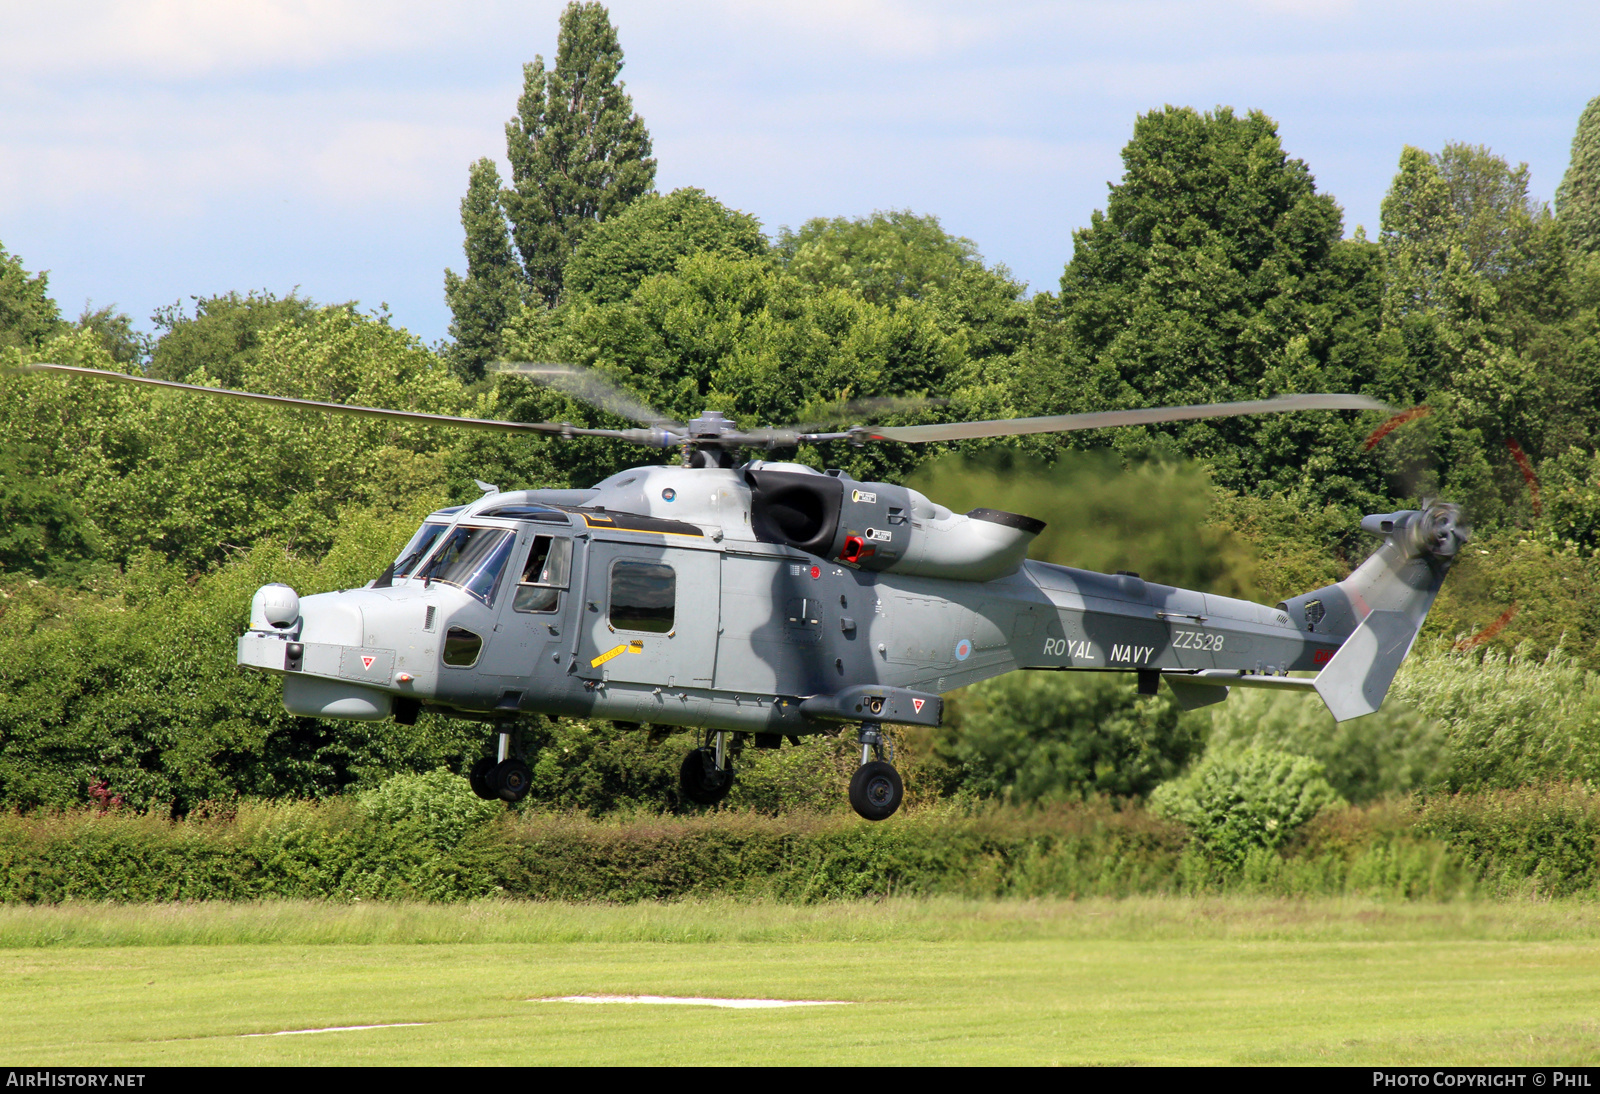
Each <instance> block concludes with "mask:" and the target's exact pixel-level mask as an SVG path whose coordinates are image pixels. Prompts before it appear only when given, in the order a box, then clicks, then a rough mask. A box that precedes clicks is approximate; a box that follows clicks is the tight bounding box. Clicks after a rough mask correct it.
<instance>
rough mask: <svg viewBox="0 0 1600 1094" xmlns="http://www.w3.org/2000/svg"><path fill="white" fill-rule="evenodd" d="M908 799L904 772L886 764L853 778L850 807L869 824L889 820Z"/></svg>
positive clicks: (876, 763) (875, 762) (876, 764)
mask: <svg viewBox="0 0 1600 1094" xmlns="http://www.w3.org/2000/svg"><path fill="white" fill-rule="evenodd" d="M905 796H906V787H905V784H904V783H902V782H901V781H900V772H898V771H896V770H895V769H894V768H893V767H892V766H890V765H889V764H886V763H884V762H883V761H882V760H873V761H872V762H871V763H865V764H862V765H861V766H860V767H858V768H856V773H855V774H854V775H852V776H851V777H850V806H851V808H853V809H854V810H855V811H856V812H857V813H860V814H861V815H862V816H863V817H865V818H866V819H867V820H869V821H881V820H888V819H889V818H890V817H892V816H894V812H895V810H896V809H899V808H900V800H901V799H902V798H904V797H905Z"/></svg>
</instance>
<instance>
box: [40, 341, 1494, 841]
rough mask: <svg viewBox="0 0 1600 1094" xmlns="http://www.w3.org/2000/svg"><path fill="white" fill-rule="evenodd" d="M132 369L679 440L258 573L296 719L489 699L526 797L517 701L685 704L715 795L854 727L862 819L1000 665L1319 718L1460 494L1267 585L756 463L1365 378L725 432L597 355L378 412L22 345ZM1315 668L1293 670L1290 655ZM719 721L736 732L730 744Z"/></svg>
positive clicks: (899, 788) (1373, 676) (700, 774)
mask: <svg viewBox="0 0 1600 1094" xmlns="http://www.w3.org/2000/svg"><path fill="white" fill-rule="evenodd" d="M28 367H29V368H30V369H32V370H41V371H42V370H49V371H53V372H58V373H59V372H64V373H69V374H74V375H87V376H94V377H99V378H104V379H109V380H116V381H122V382H127V383H137V384H149V385H153V386H160V387H166V388H178V389H183V390H186V391H192V392H196V393H200V394H205V395H211V396H219V397H225V398H237V399H249V400H257V401H261V402H266V403H272V404H277V405H285V406H290V407H299V408H303V409H311V410H318V411H323V412H331V413H339V414H356V415H364V416H376V417H382V418H389V419H396V420H403V421H407V422H431V423H436V424H443V425H450V426H453V427H463V428H471V429H490V430H498V431H504V432H512V433H525V434H534V435H544V436H552V437H574V436H589V437H611V438H615V439H618V440H623V441H628V442H632V443H635V444H640V445H644V446H647V447H652V448H658V449H671V448H677V449H679V450H680V451H681V453H682V460H681V465H680V466H643V467H636V468H633V469H631V470H628V471H623V472H621V473H619V474H616V475H613V476H611V477H610V478H607V479H605V480H604V481H602V482H599V483H596V484H595V485H594V486H592V487H590V488H588V489H585V490H518V491H506V492H501V491H500V490H498V489H497V488H496V487H494V486H490V485H488V484H486V483H479V486H480V488H482V489H483V491H484V493H483V496H482V497H480V498H479V499H478V500H476V501H474V502H472V503H471V504H468V505H458V506H452V507H450V508H447V509H441V510H439V511H438V512H435V513H433V514H432V515H430V516H429V517H428V518H427V519H426V520H425V521H424V522H423V524H422V526H421V527H420V528H419V529H418V530H417V532H416V534H415V535H414V536H413V537H412V538H411V540H410V542H408V543H407V544H406V545H405V547H404V548H402V549H401V551H400V553H399V555H398V557H396V559H395V561H394V562H393V563H391V564H390V565H389V566H388V568H386V569H385V570H384V571H383V573H382V574H380V575H378V577H377V578H376V579H375V580H373V581H372V582H370V583H369V584H368V585H366V586H365V587H363V588H359V589H347V590H344V591H342V592H332V593H319V594H317V595H314V596H307V597H304V598H301V597H300V596H298V595H297V594H296V593H295V591H294V590H293V589H292V588H290V587H288V586H286V585H266V586H263V587H262V588H261V589H260V590H258V591H257V593H256V594H255V598H254V600H253V602H252V604H251V609H250V620H249V626H248V629H247V630H246V631H245V633H244V634H243V636H242V637H241V638H239V640H238V663H239V664H240V665H242V666H245V667H247V668H251V669H256V670H260V671H264V672H269V673H273V674H275V675H278V676H281V677H282V678H283V704H284V706H285V708H287V709H288V711H289V712H290V713H291V714H295V715H300V716H305V717H313V718H334V719H357V720H377V719H384V718H393V719H394V720H395V721H396V722H398V723H400V724H402V725H410V724H412V723H413V722H414V721H415V720H416V718H417V716H418V714H420V713H421V712H423V711H428V712H431V713H436V714H442V715H446V716H450V717H456V718H467V719H473V720H476V721H481V722H485V723H487V724H489V725H490V726H491V727H493V730H494V732H495V734H496V736H497V740H498V744H497V747H496V749H495V753H494V755H492V756H485V757H484V758H482V759H481V760H479V761H478V762H477V764H476V765H474V767H473V768H472V772H471V775H470V776H469V778H470V781H471V785H472V788H473V790H474V791H476V792H477V793H478V794H479V795H480V796H482V797H484V798H491V799H492V798H500V799H503V800H505V801H508V802H516V801H519V800H520V799H521V798H523V797H524V796H525V795H526V794H527V793H528V790H529V787H530V784H531V778H532V772H531V770H530V768H529V766H528V764H527V762H526V760H525V759H524V758H522V757H520V756H517V755H515V754H514V753H513V747H512V744H513V732H512V730H513V727H514V722H515V720H516V719H518V718H522V717H526V716H528V715H539V714H542V715H546V716H549V717H552V718H554V717H560V716H565V717H574V718H601V719H610V720H612V721H615V722H620V723H624V724H628V723H632V724H643V723H649V724H650V725H652V726H687V727H695V728H698V729H701V730H703V731H704V734H705V736H704V743H703V744H702V745H701V746H700V747H698V748H696V749H694V750H693V751H691V752H690V753H689V754H688V755H687V756H685V757H684V760H683V764H682V767H681V770H680V775H681V783H682V790H683V794H684V796H685V797H686V798H688V799H689V800H691V801H693V802H697V803H700V804H714V803H716V802H718V801H720V800H721V799H722V798H723V797H724V796H726V794H727V793H728V791H729V789H730V788H731V786H732V784H733V778H734V766H733V762H732V757H731V754H730V752H731V750H730V744H733V743H737V742H739V741H742V740H743V739H744V737H745V735H747V736H749V737H752V738H753V740H754V744H755V746H756V747H758V748H778V747H781V745H782V742H783V741H784V740H785V739H787V740H788V741H789V742H791V743H798V742H799V738H800V737H802V736H805V735H810V734H829V735H835V734H838V733H839V732H840V731H841V730H842V729H843V728H844V727H846V726H854V727H855V729H856V736H857V740H858V742H859V743H860V745H861V763H860V766H859V768H858V769H857V771H856V773H855V775H854V777H853V778H852V779H851V783H850V803H851V805H852V806H853V807H854V809H855V810H856V812H857V813H859V814H860V815H861V816H863V817H865V818H867V819H868V820H883V819H885V818H887V817H889V816H891V815H892V814H893V813H894V812H895V811H896V809H898V808H899V805H900V802H901V799H902V796H903V793H904V789H903V784H902V782H901V778H900V775H899V773H898V772H897V771H896V770H895V768H894V766H893V764H892V762H891V761H892V759H893V757H892V753H891V752H890V751H889V750H888V749H889V742H888V740H887V738H886V735H885V734H884V733H883V731H882V727H883V726H884V725H885V724H900V725H918V726H936V725H938V724H939V722H940V720H941V717H942V715H943V712H944V703H943V700H942V699H941V696H942V695H943V694H945V693H947V692H949V691H952V690H954V689H956V688H960V687H964V686H966V685H968V684H973V683H976V682H978V681H980V680H984V679H987V678H989V677H992V676H998V675H1000V674H1002V673H1006V672H1012V671H1014V670H1018V669H1053V670H1075V671H1095V672H1107V671H1110V672H1130V673H1133V674H1135V675H1136V676H1137V678H1138V689H1139V692H1140V694H1143V695H1155V694H1156V693H1157V691H1158V689H1159V686H1160V684H1161V682H1162V681H1165V682H1166V685H1167V687H1168V688H1169V689H1170V690H1171V693H1172V695H1173V697H1174V698H1175V699H1176V700H1177V702H1178V703H1179V704H1180V705H1181V706H1183V707H1185V708H1189V709H1192V708H1196V707H1202V706H1206V705H1208V704H1212V703H1217V702H1221V701H1223V700H1224V699H1226V698H1227V697H1228V694H1229V689H1230V688H1233V687H1253V688H1276V689H1285V690H1296V691H1314V692H1316V694H1317V695H1318V696H1320V698H1321V699H1322V701H1323V703H1325V704H1326V706H1327V708H1328V710H1329V711H1330V712H1332V714H1333V716H1334V717H1335V718H1336V719H1339V720H1341V721H1342V720H1345V719H1349V718H1356V717H1360V716H1362V715H1365V714H1370V713H1373V712H1374V711H1376V710H1377V709H1378V708H1379V706H1380V705H1381V704H1382V702H1383V699H1384V696H1385V694H1386V693H1387V691H1388V688H1389V685H1390V683H1391V681H1392V680H1393V679H1394V675H1395V672H1396V670H1397V669H1398V668H1399V666H1400V663H1401V661H1402V660H1403V659H1404V658H1405V656H1406V654H1407V653H1408V652H1410V649H1411V645H1412V643H1413V642H1414V641H1415V639H1416V636H1417V632H1418V630H1419V629H1420V628H1421V626H1422V623H1423V621H1424V619H1425V618H1426V616H1427V614H1428V610H1429V608H1430V607H1431V606H1432V604H1433V601H1434V598H1435V597H1436V595H1437V594H1438V592H1439V588H1440V585H1441V583H1442V582H1443V580H1444V577H1445V574H1446V573H1447V572H1448V571H1449V569H1450V566H1451V564H1452V562H1453V561H1454V559H1455V558H1456V555H1457V553H1458V552H1459V551H1460V550H1461V548H1462V546H1463V545H1464V544H1465V543H1466V542H1467V541H1468V539H1469V538H1470V536H1471V529H1470V527H1469V525H1468V524H1467V522H1466V521H1465V519H1464V518H1463V516H1462V513H1461V510H1460V509H1459V508H1458V507H1457V506H1455V505H1453V504H1450V503H1447V502H1432V503H1429V504H1427V505H1426V506H1425V508H1423V509H1421V510H1406V511H1401V512H1395V513H1382V514H1374V515H1372V516H1368V517H1365V518H1364V519H1363V520H1362V522H1361V527H1362V528H1363V529H1364V530H1365V531H1367V532H1370V533H1372V534H1373V535H1374V536H1376V537H1378V539H1379V540H1380V545H1379V546H1378V548H1377V550H1376V551H1374V552H1373V554H1372V555H1371V556H1370V557H1369V558H1367V559H1366V561H1364V562H1363V563H1362V564H1361V565H1360V566H1359V567H1357V568H1356V570H1355V571H1354V572H1353V573H1352V574H1351V575H1350V576H1349V577H1347V578H1345V579H1344V580H1343V581H1340V582H1337V583H1335V584H1333V585H1329V586H1327V587H1325V588H1321V589H1316V590H1313V591H1311V592H1307V593H1304V594H1302V595H1300V596H1296V597H1293V598H1291V599H1289V600H1286V601H1283V602H1281V603H1279V604H1277V605H1275V606H1272V607H1268V606H1266V605H1262V604H1254V603H1250V602H1248V601H1243V600H1236V599H1231V598H1229V597H1223V596H1216V595H1213V594H1211V593H1202V592H1195V591H1191V590H1188V589H1179V588H1173V587H1171V586H1167V585H1159V584H1156V583H1154V582H1148V581H1145V580H1143V579H1142V578H1140V577H1139V575H1138V574H1135V573H1128V572H1121V573H1116V574H1100V573H1094V572H1091V571H1087V570H1079V569H1073V568H1071V567H1067V566H1057V565H1052V564H1050V563H1045V562H1038V561H1034V560H1030V559H1028V558H1027V557H1026V555H1027V552H1028V547H1029V545H1030V543H1031V542H1032V541H1033V540H1034V538H1035V537H1036V536H1037V535H1038V534H1039V533H1040V532H1041V531H1042V530H1043V528H1044V524H1043V522H1041V521H1039V520H1035V519H1034V518H1032V517H1028V516H1022V515H1019V514H1016V513H1006V512H1000V511H998V510H994V509H984V508H979V509H974V510H972V511H971V512H969V513H954V512H951V511H950V510H949V509H947V508H945V507H944V506H941V505H939V504H938V503H936V502H934V501H932V500H930V499H928V498H926V497H924V496H923V495H922V494H920V493H918V492H917V491H915V490H911V489H909V488H907V487H904V486H897V485H894V484H891V483H881V482H857V481H855V480H854V479H852V478H850V477H849V476H848V475H846V474H844V473H843V472H841V471H827V472H818V471H816V470H813V469H812V468H810V467H807V466H804V465H801V464H797V463H785V462H772V461H767V460H763V459H746V458H744V457H745V454H746V453H747V451H751V450H753V451H756V452H770V451H771V450H773V449H776V448H783V447H790V446H794V445H798V444H804V443H815V442H821V441H835V440H843V441H848V442H852V443H857V444H866V443H879V442H899V443H910V444H917V443H926V442H933V441H955V440H966V439H971V438H979V437H998V436H1014V435H1020V434H1030V433H1047V432H1062V431H1069V430H1080V429H1103V428H1108V427H1115V426H1126V425H1139V424H1148V423H1157V422H1170V421H1180V420H1187V419H1197V418H1213V417H1225V416H1235V415H1247V414H1267V413H1286V412H1295V411H1308V410H1324V411H1326V410H1387V409H1388V408H1387V407H1385V406H1384V405H1383V404H1382V403H1379V402H1378V401H1376V400H1374V399H1370V398H1366V397H1363V396H1359V395H1330V394H1303V395H1287V396H1280V397H1278V398H1274V399H1265V400H1257V401H1253V402H1238V403H1220V404H1212V405H1206V406H1185V407H1167V408H1152V409H1140V410H1126V411H1112V412H1104V413H1092V414H1068V415H1056V416H1050V417H1042V418H1021V419H1011V420H1002V421H983V422H960V423H953V424H945V425H912V426H882V427H873V426H853V427H851V428H849V429H846V430H844V431H842V432H806V431H803V430H802V429H800V428H798V427H797V428H789V429H756V430H740V429H739V428H738V426H737V424H736V423H735V422H733V421H731V420H729V419H728V418H726V417H724V416H723V415H722V414H720V413H718V412H716V411H706V412H704V413H702V414H701V415H700V416H699V417H697V418H696V419H694V420H693V421H691V422H687V423H679V422H673V421H670V420H668V419H666V418H665V416H663V415H660V414H657V413H656V412H655V411H653V410H651V409H650V408H648V407H645V406H642V405H640V404H638V403H636V402H634V401H633V400H632V399H631V397H629V396H626V395H625V394H623V393H621V392H619V391H617V390H616V389H614V388H612V387H610V386H609V385H608V384H607V383H606V382H605V381H604V380H602V379H601V378H599V377H598V376H596V375H594V374H589V373H579V372H576V371H574V370H569V369H563V368H558V367H536V368H535V367H521V368H515V369H512V371H519V372H523V373H524V374H527V375H529V376H530V377H532V378H533V379H535V380H539V381H541V382H546V383H552V384H555V385H556V386H558V387H563V388H565V389H566V390H568V391H569V392H576V393H578V394H581V395H582V396H583V397H585V398H587V399H589V400H590V401H592V402H595V403H596V404H598V405H601V406H603V407H605V408H606V409H609V410H612V411H613V412H617V413H621V414H624V415H625V416H628V417H631V418H633V419H634V420H637V421H639V422H640V423H641V425H642V428H638V429H620V430H616V429H590V428H581V427H576V426H572V425H569V424H566V423H553V422H537V423H526V422H509V421H490V420H481V419H474V418H455V417H448V416H445V415H435V414H424V413H419V412H411V411H396V410H385V409H380V408H372V407H356V406H346V405H340V404H330V403H317V402H312V401H309V400H301V399H290V398H284V397H279V396H268V395H260V394H256V393H251V392H239V391H231V390H228V389H223V388H207V387H197V386H194V385H188V384H179V383H174V382H171V381H161V380H153V379H148V378H144V377H138V376H130V375H125V374H122V373H112V372H106V371H102V370H95V369H83V368H76V367H72V366H64V365H44V364H39V365H32V366H28ZM1295 671H1314V672H1315V673H1316V675H1315V676H1313V677H1309V678H1308V677H1291V676H1290V675H1288V674H1289V673H1291V672H1295ZM730 735H732V736H733V740H732V741H730Z"/></svg>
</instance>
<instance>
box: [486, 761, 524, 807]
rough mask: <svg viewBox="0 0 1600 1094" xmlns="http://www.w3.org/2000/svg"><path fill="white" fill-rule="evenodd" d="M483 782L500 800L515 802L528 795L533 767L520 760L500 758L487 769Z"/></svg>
mask: <svg viewBox="0 0 1600 1094" xmlns="http://www.w3.org/2000/svg"><path fill="white" fill-rule="evenodd" d="M484 782H485V783H487V784H488V786H489V789H490V790H493V791H494V796H495V797H497V798H499V799H500V800H501V801H505V802H512V803H516V802H519V801H521V800H522V799H523V798H526V797H527V796H528V791H529V790H530V789H531V788H532V786H533V769H532V768H530V767H529V766H528V765H527V764H525V763H523V762H522V761H521V760H501V761H500V762H499V763H497V764H495V765H494V766H493V767H492V768H490V769H489V774H488V775H487V776H485V778H484Z"/></svg>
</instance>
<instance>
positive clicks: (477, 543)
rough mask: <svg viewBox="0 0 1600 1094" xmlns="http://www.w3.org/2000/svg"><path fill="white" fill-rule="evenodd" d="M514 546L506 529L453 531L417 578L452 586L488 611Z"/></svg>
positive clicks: (510, 532) (515, 537)
mask: <svg viewBox="0 0 1600 1094" xmlns="http://www.w3.org/2000/svg"><path fill="white" fill-rule="evenodd" d="M516 542H517V534H516V533H515V532H513V531H511V530H510V529H508V528H469V527H457V528H456V529H455V530H454V531H452V532H451V533H450V534H449V535H448V536H446V537H445V539H444V542H443V543H442V544H440V546H439V549H438V550H437V551H435V552H434V555H433V558H432V559H430V560H429V562H428V564H427V565H426V566H425V567H423V569H422V570H421V571H419V576H423V577H426V578H427V579H428V580H429V581H438V582H442V583H443V584H445V585H454V586H456V587H457V588H459V589H461V590H462V591H463V592H466V593H470V594H471V595H473V596H475V597H477V598H478V599H479V600H481V601H483V602H484V604H486V605H487V606H489V607H491V608H492V607H494V600H495V592H496V589H497V588H498V587H499V584H500V575H501V573H503V572H504V570H505V568H506V562H507V561H508V560H509V559H510V558H511V548H512V547H514V546H515V545H516Z"/></svg>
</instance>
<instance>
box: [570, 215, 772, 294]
mask: <svg viewBox="0 0 1600 1094" xmlns="http://www.w3.org/2000/svg"><path fill="white" fill-rule="evenodd" d="M766 251H767V240H766V237H765V236H764V235H762V233H761V222H760V221H758V220H756V218H755V217H753V216H750V215H749V214H748V213H741V212H739V211H738V210H736V209H729V208H728V207H727V206H726V205H723V204H722V203H721V202H720V201H718V200H717V199H716V198H714V197H711V196H710V195H709V194H707V193H706V192H705V191H703V190H696V189H693V188H691V187H686V188H684V189H681V190H674V191H673V192H672V193H670V194H668V195H666V196H665V197H662V196H661V195H659V194H645V195H644V196H643V197H641V198H639V199H638V200H637V201H635V202H634V203H633V204H632V205H630V206H628V207H627V208H626V209H624V210H623V211H622V212H620V213H618V214H617V215H615V216H613V217H612V218H611V219H610V220H607V221H605V222H603V223H601V224H597V225H596V226H595V227H594V229H593V230H592V231H590V232H589V234H588V236H587V237H586V238H585V239H584V241H583V243H582V244H580V245H579V246H578V248H577V249H576V250H575V251H573V253H572V259H571V261H570V262H568V263H567V269H566V291H567V294H568V295H569V296H570V297H572V298H574V299H578V298H581V299H582V300H583V301H585V302H587V303H592V304H612V303H618V302H620V301H624V300H627V299H628V298H629V297H631V296H632V295H633V293H634V290H636V289H637V288H638V287H639V286H640V284H641V283H643V281H644V280H645V278H647V277H653V276H655V275H656V274H665V273H671V272H672V271H673V270H674V269H675V268H676V267H677V264H678V261H679V260H680V259H682V258H686V257H688V256H689V255H693V254H699V253H701V252H711V253H713V254H720V255H726V256H728V257H730V258H756V257H759V256H761V255H764V254H765V253H766Z"/></svg>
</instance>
